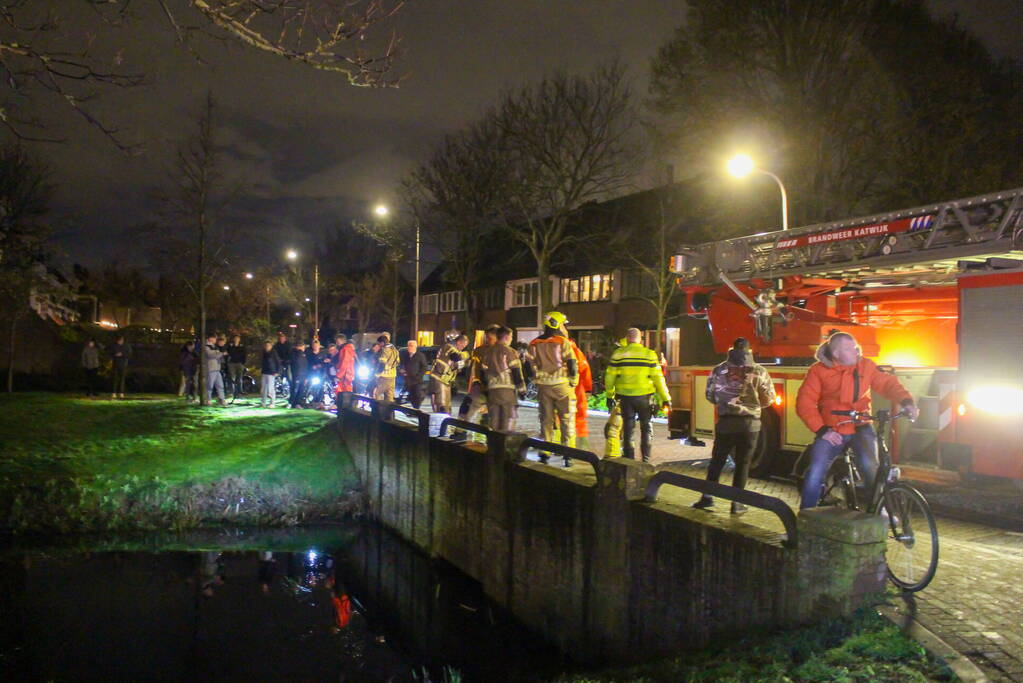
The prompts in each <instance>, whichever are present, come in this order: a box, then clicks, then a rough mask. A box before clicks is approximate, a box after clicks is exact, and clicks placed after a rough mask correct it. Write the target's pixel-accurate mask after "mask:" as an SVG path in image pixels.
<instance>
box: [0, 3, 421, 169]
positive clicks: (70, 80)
mask: <svg viewBox="0 0 1023 683" xmlns="http://www.w3.org/2000/svg"><path fill="white" fill-rule="evenodd" d="M157 2H158V3H159V6H160V9H161V11H162V13H163V16H164V17H165V18H166V20H167V23H168V26H169V27H170V28H171V30H173V31H174V32H175V33H176V36H177V39H178V41H179V42H180V43H182V44H188V45H189V46H190V49H191V42H192V41H191V37H192V36H193V35H195V34H197V33H208V34H211V35H213V36H214V37H219V38H227V39H233V40H237V41H240V42H241V43H243V44H244V45H246V46H248V47H250V48H252V49H256V50H261V51H263V52H268V53H270V54H272V55H275V56H278V57H281V58H283V59H287V60H289V61H293V62H298V63H301V64H304V65H307V66H310V67H312V68H316V69H322V70H326V71H332V72H336V73H338V74H340V75H341V76H342V77H344V78H346V80H347V82H348V83H349V84H350V85H354V86H387V85H396V84H397V79H396V78H394V77H392V76H391V68H392V65H393V62H394V60H395V58H396V56H397V46H398V41H397V39H396V38H395V36H394V35H393V34H392V35H391V36H390V38H389V39H381V38H378V37H377V36H376V29H377V26H378V24H380V23H381V22H385V21H386V20H388V19H389V18H391V17H393V16H394V15H395V13H397V12H398V11H399V10H400V9H401V8H402V6H403V5H404V0H394V1H393V2H392V1H390V0H186V3H187V5H188V7H189V8H190V11H188V12H184V13H182V12H181V11H179V10H177V9H174V8H172V6H171V4H170V3H168V2H167V0H157ZM130 6H131V2H130V1H129V2H123V3H118V2H116V1H115V0H78V1H77V2H70V1H69V0H59V1H50V2H40V1H38V0H0V73H2V75H3V82H4V85H5V86H6V93H5V95H6V97H4V101H3V103H2V105H0V107H2V108H0V124H2V125H4V126H6V127H7V129H8V130H9V131H10V132H11V133H13V134H14V135H15V136H16V137H18V138H20V139H25V140H45V141H57V140H59V139H60V138H56V137H54V136H52V135H51V134H48V133H47V132H46V131H45V130H44V129H43V126H42V122H41V121H40V120H39V119H38V117H36V116H34V115H32V114H31V113H30V107H27V106H25V105H26V104H28V103H30V102H32V101H33V99H35V97H36V96H38V95H43V96H49V97H52V98H53V99H54V100H56V101H59V102H61V103H62V104H63V106H70V107H71V108H72V109H73V110H74V112H75V113H76V114H78V115H79V116H80V117H82V118H83V119H84V120H85V121H86V122H88V123H89V124H90V125H92V126H94V127H95V128H97V129H99V130H100V131H101V132H102V133H103V134H104V135H105V136H107V137H108V138H109V139H110V140H111V141H112V142H114V144H116V145H117V146H118V147H119V148H120V149H122V150H124V151H126V152H137V151H140V149H141V146H140V145H138V144H137V143H133V142H130V141H128V140H126V138H125V136H124V135H123V134H122V131H121V130H120V129H119V128H118V127H117V126H116V125H113V124H111V123H110V122H108V121H105V120H103V119H102V118H101V117H100V116H98V115H97V114H95V113H94V111H93V109H92V108H91V107H90V102H91V100H93V99H94V98H95V96H96V95H97V93H98V92H100V91H102V90H103V89H104V88H105V87H109V86H113V87H131V86H135V85H139V84H141V83H143V82H144V80H145V75H144V70H143V69H140V68H135V69H128V68H126V67H125V65H124V64H123V56H122V51H121V49H119V47H118V46H117V45H116V44H114V45H111V44H106V43H100V44H97V42H96V34H95V33H94V32H93V31H92V30H91V29H90V28H85V27H83V26H82V24H84V23H85V20H86V19H88V18H89V17H90V15H92V16H93V18H95V17H98V18H99V21H100V22H101V23H102V24H104V25H106V27H107V28H109V29H111V30H113V31H114V32H115V33H114V34H113V35H117V32H118V31H120V32H123V33H130V32H131V31H132V30H133V29H134V24H136V23H137V20H136V18H135V17H134V16H133V15H132V14H131V11H130ZM182 14H184V15H185V16H182ZM193 54H196V55H197V56H198V53H197V52H196V51H194V50H193ZM199 58H200V59H202V58H201V57H199Z"/></svg>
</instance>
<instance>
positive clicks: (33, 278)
mask: <svg viewBox="0 0 1023 683" xmlns="http://www.w3.org/2000/svg"><path fill="white" fill-rule="evenodd" d="M48 176H49V173H48V171H47V169H46V168H44V167H43V166H42V165H40V164H39V163H38V162H36V161H35V160H34V159H32V158H31V157H30V156H28V155H27V154H26V153H25V152H24V150H22V149H21V148H20V147H6V148H4V149H2V150H0V319H2V321H3V323H4V327H5V330H6V331H7V332H8V335H9V336H8V347H7V391H8V392H11V391H13V390H14V360H15V351H16V348H17V330H18V324H19V323H20V322H21V321H22V320H23V319H24V318H25V317H26V316H27V315H29V314H30V313H31V309H30V308H29V297H30V296H31V295H32V294H33V293H36V294H42V293H44V292H42V291H41V290H42V289H43V288H45V287H46V280H45V278H42V277H40V275H41V271H42V272H45V268H44V264H45V262H46V258H47V240H48V237H49V230H48V227H47V225H46V224H45V223H44V222H43V217H44V216H45V214H46V213H47V211H48V210H49V197H50V193H51V189H52V188H51V186H50V184H49V181H48Z"/></svg>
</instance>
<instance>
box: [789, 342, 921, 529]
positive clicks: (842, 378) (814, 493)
mask: <svg viewBox="0 0 1023 683" xmlns="http://www.w3.org/2000/svg"><path fill="white" fill-rule="evenodd" d="M816 358H817V362H816V363H814V364H813V365H812V366H810V369H809V370H808V371H807V373H806V379H805V380H803V385H802V386H801V387H799V394H798V395H797V396H796V413H797V414H798V415H799V417H800V419H802V420H803V423H804V424H806V426H807V428H808V429H809V430H810V431H811V432H814V433H815V434H816V435H817V438H816V439H815V440H814V442H813V444H812V445H811V446H810V463H809V464H808V465H807V468H806V475H805V477H804V479H803V492H802V498H801V500H800V503H799V508H800V509H801V510H802V509H805V508H812V507H816V506H817V503H818V502H820V497H821V492H822V489H823V488H824V478H825V477H826V476H827V473H828V470H829V469H830V467H831V463H832V462H833V461H834V459H835V458H836V457H838V456H839V455H840V454H841V453H842V451H843V450H845V448H846V447H847V446H851V447H852V449H853V453H854V454H855V456H856V466H857V468H859V471H860V474H861V475H862V476H863V482H864V483H865V484H866V485H867V486H868V487H869V486H870V485H871V484H872V483H873V481H874V475H875V474H876V472H877V439H876V436H875V434H874V428H873V427H871V426H870V424H853V423H852V422H851V420H850V418H849V417H847V416H842V415H835V414H834V413H833V412H832V411H835V410H855V411H857V412H870V394H871V391H876V392H877V393H878V394H880V395H881V396H883V397H885V398H887V399H889V400H891V401H893V402H897V403H899V405H900V406H901V407H902V408H903V409H905V410H906V412H907V413H908V414H909V418H910V419H911V420H915V419H916V417H917V415H918V414H919V410H917V407H916V404H915V403H914V401H913V396H912V395H911V394H910V393H909V392H908V391H906V388H905V387H904V386H902V384H901V383H900V382H899V380H898V378H896V377H895V375H892V374H889V373H886V372H882V371H881V370H879V369H878V367H877V365H876V364H875V363H874V362H873V361H871V360H869V359H867V358H864V357H863V356H862V355H861V354H860V347H859V345H858V344H857V343H856V340H855V339H854V338H853V336H852V335H851V334H848V333H846V332H836V333H835V334H833V335H831V336H830V337H829V338H828V341H826V342H824V343H823V344H821V345H820V347H819V348H818V349H817V354H816Z"/></svg>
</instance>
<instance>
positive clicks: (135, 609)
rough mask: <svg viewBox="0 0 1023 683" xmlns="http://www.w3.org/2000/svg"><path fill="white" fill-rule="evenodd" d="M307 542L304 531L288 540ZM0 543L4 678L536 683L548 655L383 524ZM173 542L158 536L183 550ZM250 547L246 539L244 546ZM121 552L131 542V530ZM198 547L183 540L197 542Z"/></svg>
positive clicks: (461, 580) (552, 662)
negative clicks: (218, 537) (264, 534)
mask: <svg viewBox="0 0 1023 683" xmlns="http://www.w3.org/2000/svg"><path fill="white" fill-rule="evenodd" d="M299 540H303V539H299ZM318 540H319V541H320V542H319V543H318V544H317V545H316V546H307V545H289V544H288V543H287V542H286V540H284V539H282V538H281V537H279V536H278V537H277V539H276V542H275V543H274V549H271V550H266V549H262V550H260V549H256V548H258V544H259V541H258V539H254V538H252V537H247V538H246V539H244V541H243V542H238V539H237V538H235V539H234V540H233V541H232V542H230V543H224V544H223V545H226V546H228V547H229V548H231V549H227V550H223V549H217V548H215V547H213V546H215V545H216V543H215V539H209V538H207V539H205V540H203V543H202V547H201V548H197V550H195V551H183V550H177V549H175V550H168V551H160V549H159V547H151V545H147V543H149V542H147V543H143V544H142V546H143V547H146V548H147V549H146V551H134V550H133V551H126V550H118V549H116V548H117V547H118V545H117V543H114V542H110V541H102V542H96V543H95V545H96V546H97V547H100V548H102V550H100V551H98V552H94V551H84V552H83V551H80V550H78V549H77V548H79V547H80V545H79V546H77V547H76V549H75V550H73V551H70V552H68V551H62V550H60V549H59V548H57V547H54V546H52V545H51V546H50V547H47V548H45V549H40V550H33V551H21V552H16V551H13V550H10V549H8V550H7V551H5V552H3V553H0V591H2V593H0V594H2V595H3V596H4V597H3V602H2V605H3V607H2V615H0V676H2V677H3V679H4V680H75V681H78V680H104V681H109V680H133V681H137V680H219V681H226V680H242V679H244V680H249V681H262V680H289V681H293V680H301V681H320V680H323V681H338V680H341V681H386V680H393V681H413V680H420V681H421V680H434V681H440V680H444V679H445V672H449V671H451V670H457V671H458V672H459V673H460V675H461V680H487V681H495V680H512V679H521V680H532V679H535V678H538V677H542V676H543V675H546V674H553V673H556V672H557V671H558V670H560V664H559V662H558V661H557V659H556V657H555V655H554V654H553V652H552V651H551V650H550V649H548V648H547V647H546V646H543V645H542V644H540V642H539V640H538V639H537V638H536V637H535V636H533V635H531V634H530V633H528V632H527V631H525V630H524V629H522V628H521V627H519V626H518V625H517V624H515V623H514V622H512V621H511V620H510V619H508V618H507V617H506V616H505V615H502V614H501V613H500V612H499V610H497V609H495V608H494V607H493V606H492V605H491V604H490V603H489V602H488V601H487V600H486V599H485V598H484V597H483V596H482V595H481V594H480V592H479V589H478V586H476V585H475V584H474V583H472V582H470V581H468V580H467V579H465V577H463V576H461V575H460V574H457V573H454V572H452V571H450V570H445V569H444V568H442V567H437V566H435V565H434V564H433V563H431V562H430V561H429V560H428V559H427V558H425V557H423V556H422V555H419V554H418V553H416V552H414V551H413V550H412V549H411V548H409V546H407V545H406V544H404V543H403V542H401V541H400V540H398V539H396V538H394V537H393V536H391V535H390V534H387V533H386V532H382V531H381V530H379V529H376V528H373V527H362V528H359V529H355V530H352V529H349V530H346V532H345V537H344V539H343V540H344V542H343V544H342V545H337V544H338V543H339V541H338V540H337V539H330V538H326V539H324V538H320V539H318ZM181 543H182V541H181V539H171V540H168V541H167V542H166V545H168V546H169V547H174V548H177V547H180V544H181ZM254 546H255V547H254ZM127 547H131V548H136V547H139V540H138V539H134V540H132V541H130V542H129V543H128V544H127ZM193 547H194V546H193Z"/></svg>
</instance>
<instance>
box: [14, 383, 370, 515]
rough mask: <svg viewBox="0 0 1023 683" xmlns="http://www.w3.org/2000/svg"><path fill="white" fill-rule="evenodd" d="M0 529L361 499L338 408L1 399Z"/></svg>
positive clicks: (305, 509)
mask: <svg viewBox="0 0 1023 683" xmlns="http://www.w3.org/2000/svg"><path fill="white" fill-rule="evenodd" d="M0 444H2V447H0V449H2V450H0V530H3V531H6V532H13V533H26V532H40V533H55V532H56V533H69V532H90V531H106V530H132V529H183V528H190V527H197V526H202V525H206V524H217V523H224V522H227V523H231V524H259V525H265V524H275V525H290V524H297V523H305V522H321V521H326V520H334V519H340V518H343V517H345V516H347V515H349V514H350V513H351V512H353V511H354V510H355V508H356V503H357V496H356V493H355V487H356V481H357V480H356V475H355V471H354V469H353V466H352V461H351V458H350V457H349V455H348V453H347V451H346V450H345V449H344V446H343V445H342V444H341V441H340V439H339V437H338V435H337V432H336V431H335V428H334V425H333V422H332V420H331V419H330V416H329V415H327V414H324V413H321V412H319V411H312V410H300V411H299V410H294V411H292V410H287V409H275V410H262V409H260V408H258V407H255V406H252V405H245V406H231V407H228V408H213V407H211V408H201V407H198V406H193V405H187V404H185V403H183V402H181V401H180V400H178V399H174V398H170V397H167V396H139V397H132V398H129V399H127V400H121V401H110V400H97V399H85V398H77V397H71V396H64V395H58V394H42V393H39V394H14V395H8V396H3V397H2V398H0Z"/></svg>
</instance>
